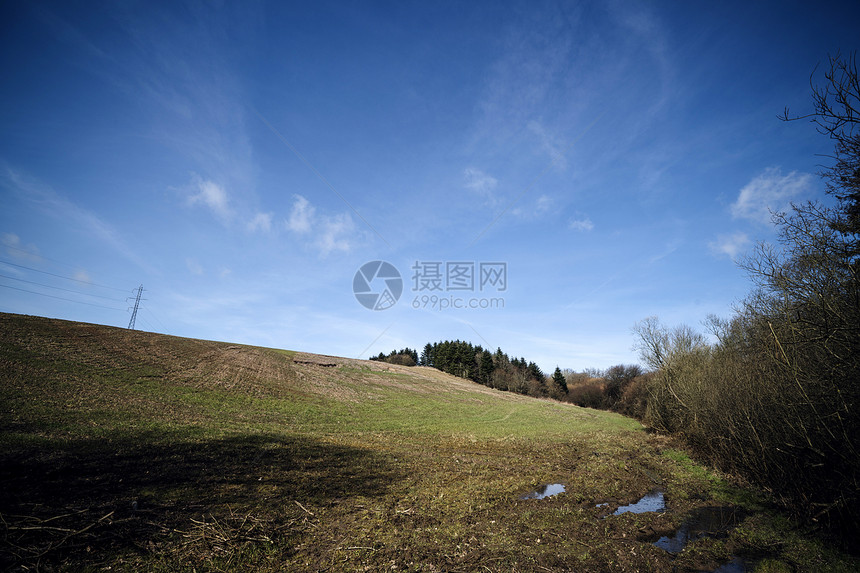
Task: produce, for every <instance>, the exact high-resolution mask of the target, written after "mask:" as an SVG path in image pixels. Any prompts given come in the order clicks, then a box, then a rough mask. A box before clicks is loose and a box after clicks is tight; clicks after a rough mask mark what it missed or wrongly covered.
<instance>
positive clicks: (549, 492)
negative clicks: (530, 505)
mask: <svg viewBox="0 0 860 573" xmlns="http://www.w3.org/2000/svg"><path fill="white" fill-rule="evenodd" d="M560 493H564V484H560V483H548V484H546V485H542V486H540V487H539V488H537V489H536V490H535V491H532V492H529V493H527V494H524V495H521V496H520V499H543V498H545V497H551V496H554V495H558V494H560Z"/></svg>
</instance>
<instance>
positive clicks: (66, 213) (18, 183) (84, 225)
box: [0, 166, 157, 274]
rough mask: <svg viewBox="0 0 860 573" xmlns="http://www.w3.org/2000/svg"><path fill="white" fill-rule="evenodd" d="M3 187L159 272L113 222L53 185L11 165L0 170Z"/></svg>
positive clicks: (136, 261) (149, 268)
mask: <svg viewBox="0 0 860 573" xmlns="http://www.w3.org/2000/svg"><path fill="white" fill-rule="evenodd" d="M0 186H3V187H6V188H7V189H9V190H10V191H12V192H13V193H15V194H17V195H18V196H19V197H21V198H22V199H23V200H25V201H28V202H29V203H31V204H33V205H34V206H36V207H37V208H38V209H40V210H41V211H42V212H44V213H46V214H47V215H49V216H52V217H55V218H57V219H59V220H61V221H63V222H66V223H71V224H73V225H74V226H76V227H78V228H79V229H81V230H83V231H84V232H85V233H87V234H89V235H92V236H94V237H95V238H96V239H98V240H99V241H101V242H102V243H103V244H104V245H105V246H107V247H109V248H111V249H113V250H115V251H117V252H119V253H120V254H122V255H123V256H124V257H125V258H126V259H128V260H129V261H131V262H133V263H134V264H136V265H137V266H138V267H140V268H142V269H144V270H147V271H149V272H152V273H156V274H157V271H155V269H153V267H152V265H151V264H150V263H148V262H147V261H145V260H144V259H143V258H141V257H140V256H139V255H138V254H137V253H136V252H135V251H134V250H133V249H132V248H131V247H130V246H129V245H128V243H126V241H125V239H124V238H123V237H122V235H121V234H120V232H119V231H117V230H116V229H115V228H114V227H113V225H111V224H109V223H107V222H106V221H104V220H103V219H102V218H101V217H99V216H98V215H96V214H95V213H93V212H92V211H90V210H88V209H85V208H83V207H80V206H79V205H77V204H75V203H74V202H72V201H71V200H69V199H67V198H66V197H64V196H63V195H61V194H60V193H58V192H57V191H55V190H54V189H53V188H52V187H51V186H50V185H47V184H45V183H43V182H42V181H40V180H38V179H36V178H33V177H30V176H28V175H24V174H22V173H20V172H19V171H17V170H15V169H12V168H11V167H8V166H3V168H2V169H0Z"/></svg>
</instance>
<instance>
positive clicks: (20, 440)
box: [0, 314, 857, 571]
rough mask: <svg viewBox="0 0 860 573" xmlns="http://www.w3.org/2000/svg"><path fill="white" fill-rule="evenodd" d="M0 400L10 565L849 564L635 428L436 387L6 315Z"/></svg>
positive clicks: (317, 362) (305, 357)
mask: <svg viewBox="0 0 860 573" xmlns="http://www.w3.org/2000/svg"><path fill="white" fill-rule="evenodd" d="M0 393H2V406H0V517H2V520H0V528H2V529H0V531H2V534H0V568H2V569H4V570H6V569H8V570H20V571H24V570H31V569H43V570H81V569H86V568H92V569H94V570H101V569H103V568H105V567H110V568H112V570H117V569H119V570H129V571H137V570H142V569H147V570H156V571H162V570H164V571H166V570H176V569H186V570H189V571H190V570H192V569H194V570H196V571H209V570H212V571H215V570H255V571H258V570H263V571H280V570H291V571H297V570H298V571H304V570H307V571H317V570H333V571H360V570H383V569H384V570H388V571H391V570H409V571H478V570H480V571H487V570H489V571H536V570H550V571H556V570H577V571H605V570H614V571H639V570H643V571H647V570H671V569H672V568H675V569H676V570H681V571H685V570H703V569H702V568H705V569H707V568H710V569H713V568H715V567H717V566H719V565H720V564H722V563H725V562H727V561H730V560H732V559H733V558H734V561H735V563H736V565H737V567H742V565H741V563H744V562H745V563H747V564H748V565H747V566H748V567H750V568H751V565H749V564H754V563H763V562H764V563H774V564H775V565H774V566H775V567H778V566H785V567H791V568H794V569H799V570H820V569H830V570H834V569H836V570H838V569H839V568H844V569H845V570H850V569H851V568H853V567H854V566H856V565H857V564H856V562H852V561H850V560H849V559H848V558H846V557H843V556H840V555H838V554H835V553H833V552H831V551H829V550H826V549H824V548H823V546H822V545H821V544H820V543H819V542H818V541H815V540H814V539H813V538H812V537H811V536H809V535H805V534H804V532H802V531H796V530H793V529H792V527H791V525H790V523H788V522H787V520H786V519H785V518H783V517H781V516H778V515H775V514H774V513H773V512H772V511H771V510H769V509H768V508H767V505H766V504H765V503H764V502H763V501H762V499H761V498H760V497H757V496H756V495H755V494H753V493H751V492H749V491H745V490H743V489H740V488H738V487H735V486H733V485H731V484H730V482H729V481H728V480H726V479H725V478H724V476H719V475H717V474H715V473H714V472H711V471H710V470H708V469H706V468H703V467H701V466H699V465H697V464H696V463H695V462H693V461H692V460H690V458H689V457H688V456H687V455H686V454H685V453H684V452H683V451H682V450H681V449H679V448H678V446H677V445H676V444H673V443H671V442H670V441H669V440H668V439H666V438H664V437H660V436H658V435H655V434H649V433H647V432H646V431H644V429H643V428H642V427H641V426H640V425H639V423H637V422H635V421H633V420H631V419H628V418H624V417H622V416H619V415H615V414H611V413H606V412H598V411H593V410H587V409H582V408H578V407H576V406H572V405H570V404H562V403H559V402H553V401H549V400H537V399H533V398H527V397H524V396H521V395H516V394H510V393H505V392H499V391H495V390H491V389H488V388H486V387H483V386H479V385H477V384H473V383H471V382H468V381H465V380H462V379H459V378H455V377H453V376H449V375H446V374H443V373H441V372H439V371H436V370H434V369H429V368H421V367H413V368H407V367H402V366H395V365H390V364H385V363H380V362H369V361H364V360H354V359H348V358H338V357H331V356H320V355H313V354H305V353H302V352H292V351H285V350H276V349H269V348H258V347H251V346H241V345H236V344H229V343H222V342H211V341H203V340H193V339H185V338H177V337H171V336H166V335H159V334H152V333H145V332H139V331H129V330H125V329H118V328H111V327H105V326H97V325H91V324H81V323H72V322H66V321H60V320H52V319H44V318H35V317H25V316H19V315H9V314H0ZM555 483H559V484H563V485H564V487H565V490H566V491H565V492H564V493H561V494H560V495H556V496H552V497H547V498H546V499H523V497H526V496H527V494H529V493H530V492H532V491H534V490H540V488H541V486H543V485H546V484H555ZM655 491H658V492H660V495H661V496H663V495H664V496H665V502H666V508H665V510H661V511H655V512H648V513H639V514H637V513H633V512H628V513H624V514H621V515H617V516H613V515H611V514H612V513H613V512H614V511H615V510H616V509H617V508H618V507H619V506H622V505H625V504H629V503H631V502H635V501H636V500H638V499H639V498H641V497H642V496H643V495H645V494H648V493H649V492H655ZM703 508H704V509H708V508H711V509H713V508H719V510H720V512H724V513H725V514H726V515H731V516H732V519H731V520H729V521H730V524H729V525H725V526H723V527H722V528H721V529H720V528H718V529H719V531H715V536H711V537H704V538H703V539H698V540H691V542H690V543H689V544H688V545H687V546H686V547H685V548H684V549H683V551H679V552H677V553H671V552H668V551H666V550H665V549H664V548H661V547H658V546H656V545H655V544H654V542H655V541H657V540H659V539H660V538H661V537H662V536H668V537H672V536H674V535H675V534H676V531H677V530H678V527H679V526H680V525H682V523H685V520H687V519H689V516H690V515H691V512H693V511H694V510H695V511H698V510H702V509H703ZM742 557H743V558H742ZM745 560H746V561H745ZM735 570H742V568H741V569H735ZM771 570H782V569H771Z"/></svg>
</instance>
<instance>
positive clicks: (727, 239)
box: [708, 232, 750, 259]
mask: <svg viewBox="0 0 860 573" xmlns="http://www.w3.org/2000/svg"><path fill="white" fill-rule="evenodd" d="M749 244H750V239H749V237H748V236H747V234H746V233H741V232H737V233H732V234H731V235H719V236H717V240H716V241H711V242H710V243H708V246H709V247H710V248H711V251H713V252H714V253H716V254H718V255H728V256H729V257H731V258H732V259H736V258H737V257H738V255H740V254H741V253H742V252H744V251H745V250H746V248H747V247H748V246H749Z"/></svg>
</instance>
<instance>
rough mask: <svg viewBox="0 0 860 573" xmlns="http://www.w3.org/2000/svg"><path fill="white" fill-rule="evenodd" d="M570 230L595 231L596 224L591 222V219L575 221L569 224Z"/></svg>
mask: <svg viewBox="0 0 860 573" xmlns="http://www.w3.org/2000/svg"><path fill="white" fill-rule="evenodd" d="M567 227H568V229H573V230H574V231H583V232H584V231H590V230H592V229H594V223H592V222H591V219H589V218H588V217H585V218H584V219H573V220H571V221H570V223H568V224H567Z"/></svg>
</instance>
